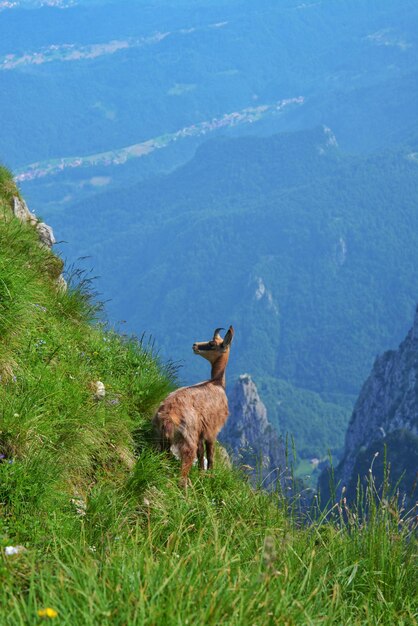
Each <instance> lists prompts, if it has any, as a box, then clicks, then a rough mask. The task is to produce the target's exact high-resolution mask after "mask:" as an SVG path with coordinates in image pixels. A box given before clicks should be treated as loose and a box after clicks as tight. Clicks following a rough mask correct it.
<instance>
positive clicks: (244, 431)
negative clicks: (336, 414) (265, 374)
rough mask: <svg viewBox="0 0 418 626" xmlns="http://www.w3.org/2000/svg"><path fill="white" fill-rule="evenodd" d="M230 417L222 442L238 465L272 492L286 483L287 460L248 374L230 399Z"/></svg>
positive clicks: (241, 379)
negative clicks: (244, 467) (279, 484)
mask: <svg viewBox="0 0 418 626" xmlns="http://www.w3.org/2000/svg"><path fill="white" fill-rule="evenodd" d="M229 411H230V415H229V418H228V421H227V423H226V425H225V427H224V428H223V430H222V431H221V434H220V437H219V439H220V441H221V443H223V444H224V445H225V447H226V448H227V450H228V451H229V452H230V455H231V458H232V460H233V463H234V464H235V465H239V466H249V467H251V468H253V469H250V470H249V472H250V474H251V476H252V477H253V481H254V482H256V483H261V484H262V486H263V487H264V488H270V489H273V488H274V487H275V486H276V484H277V481H280V483H282V484H283V483H284V480H285V478H284V477H285V475H286V458H285V452H284V445H283V442H282V439H281V438H280V437H279V435H278V434H277V432H276V431H275V429H274V428H273V426H272V425H271V424H270V423H269V421H268V419H267V409H266V407H265V406H264V404H263V402H262V401H261V400H260V396H259V395H258V391H257V387H256V385H255V383H254V381H253V380H252V378H251V376H250V375H249V374H243V375H242V376H240V377H239V379H238V380H237V382H236V384H235V386H234V388H233V391H232V394H231V397H230V399H229Z"/></svg>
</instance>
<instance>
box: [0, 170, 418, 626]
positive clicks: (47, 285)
mask: <svg viewBox="0 0 418 626" xmlns="http://www.w3.org/2000/svg"><path fill="white" fill-rule="evenodd" d="M11 184H12V183H11V179H10V176H9V175H8V174H7V172H5V171H4V170H1V169H0V209H1V210H0V216H1V217H0V324H1V330H0V364H1V367H2V379H1V381H0V446H1V450H0V453H1V454H2V455H3V457H2V460H1V461H0V547H1V553H0V623H1V624H5V625H10V626H16V625H27V624H31V625H32V624H38V623H39V624H40V623H41V622H42V620H41V619H40V618H38V616H37V612H38V610H40V609H43V608H46V607H51V608H53V609H55V610H56V611H57V612H58V616H57V617H56V618H55V623H57V624H63V625H64V624H65V625H68V626H70V625H71V626H75V625H77V626H78V625H79V624H80V625H89V626H90V625H92V626H93V625H94V626H102V625H103V624H109V625H110V624H111V625H117V626H119V625H120V626H122V625H128V624H145V625H150V626H151V625H157V624H168V625H169V626H170V625H171V624H173V625H179V626H180V625H183V624H214V625H215V624H220V623H222V624H231V625H236V626H242V625H246V624H257V625H260V626H262V625H263V626H264V625H265V624H283V625H284V624H289V625H296V624H359V625H360V624H361V625H362V624H373V625H374V624H388V625H389V624H390V625H392V624H404V625H405V626H406V625H410V624H415V623H416V615H417V606H416V598H415V595H414V591H415V581H416V579H417V569H416V561H414V558H416V554H415V553H416V543H415V540H414V537H413V535H412V532H411V526H410V524H409V523H406V522H405V521H404V519H403V518H402V516H404V514H403V513H402V514H400V513H399V512H398V511H397V509H396V506H395V505H392V504H389V503H387V502H382V504H381V506H379V507H378V508H377V509H371V511H370V519H369V522H368V523H365V522H364V519H363V520H362V518H360V517H357V518H356V517H354V516H353V515H351V516H349V517H348V523H345V518H344V514H343V508H344V503H339V505H338V506H336V507H334V510H333V511H332V513H331V517H332V516H334V517H332V521H330V522H328V521H327V520H326V519H325V518H319V520H318V521H316V522H315V523H313V524H312V525H311V526H310V527H309V528H303V527H300V526H298V525H297V523H296V522H295V521H294V520H293V519H292V516H291V515H290V514H289V511H288V507H287V504H286V503H285V502H284V500H283V498H282V497H280V496H278V495H267V494H264V493H259V492H255V491H253V490H252V489H251V488H250V487H249V486H248V485H247V484H246V483H245V482H244V481H243V480H242V478H241V476H240V475H239V474H238V473H237V472H236V471H233V470H230V469H228V468H225V467H222V466H221V465H220V464H218V466H217V468H216V470H215V471H213V472H211V473H209V474H207V475H204V476H199V474H198V472H197V470H193V471H192V482H193V485H192V487H191V488H190V489H189V492H188V494H187V496H186V495H185V494H184V493H183V492H182V491H180V490H179V489H178V486H177V479H178V465H177V462H176V461H174V460H172V459H169V458H167V457H164V456H162V455H160V454H157V453H156V452H155V451H153V450H152V449H151V448H150V447H149V446H148V444H147V427H148V425H149V416H150V414H151V412H152V410H153V407H154V406H155V404H156V403H157V402H158V401H159V400H160V399H161V398H162V397H163V396H164V395H165V394H166V393H167V392H168V390H169V389H170V388H171V387H172V385H173V372H172V371H171V370H170V369H169V368H168V370H167V368H164V367H162V366H161V364H159V363H158V361H157V360H156V359H155V358H154V357H153V355H152V353H150V351H149V350H147V349H146V347H144V346H141V345H139V344H138V343H136V342H134V341H132V340H129V339H126V338H122V337H120V336H118V335H117V334H116V333H114V332H112V331H109V330H106V328H105V327H103V326H102V325H97V324H96V325H92V324H91V320H92V318H94V316H95V314H96V309H95V307H94V305H93V304H92V302H91V299H90V297H89V293H88V292H87V291H86V290H85V289H84V288H83V286H82V285H81V286H78V287H74V288H71V285H70V289H69V291H68V292H67V293H62V292H60V291H57V289H56V287H55V286H54V282H53V280H51V276H50V273H49V271H48V267H49V264H50V263H51V259H52V255H51V253H50V252H49V251H47V250H45V249H42V248H40V247H39V245H38V242H37V238H36V235H35V233H34V231H33V230H32V229H31V228H30V227H25V226H22V225H21V224H20V223H18V222H17V221H16V220H15V219H14V218H12V216H11V211H10V193H12V195H13V193H16V190H15V189H14V188H12V187H10V185H11ZM7 190H8V191H7ZM97 380H101V381H103V382H104V384H105V386H106V390H107V393H106V397H105V398H104V399H103V400H102V401H100V402H98V401H95V400H94V398H93V393H92V390H91V389H90V386H89V384H90V383H91V382H94V381H97ZM135 457H137V459H136V463H135V465H134V466H133V462H134V461H135ZM341 507H342V508H341ZM340 511H341V513H340ZM18 544H19V545H23V546H24V547H25V548H26V550H25V551H24V552H22V553H20V554H17V555H15V556H6V555H5V553H4V547H5V546H10V545H14V546H16V545H18Z"/></svg>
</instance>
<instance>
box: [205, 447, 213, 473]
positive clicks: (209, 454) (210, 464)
mask: <svg viewBox="0 0 418 626" xmlns="http://www.w3.org/2000/svg"><path fill="white" fill-rule="evenodd" d="M214 452H215V444H214V442H213V441H207V442H206V458H207V460H208V470H209V469H212V467H213V454H214Z"/></svg>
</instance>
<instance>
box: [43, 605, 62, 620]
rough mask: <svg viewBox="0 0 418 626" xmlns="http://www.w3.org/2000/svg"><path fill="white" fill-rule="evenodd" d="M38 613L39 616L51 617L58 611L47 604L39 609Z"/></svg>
mask: <svg viewBox="0 0 418 626" xmlns="http://www.w3.org/2000/svg"><path fill="white" fill-rule="evenodd" d="M38 615H39V617H49V618H50V619H53V618H54V617H58V611H56V610H55V609H51V607H49V606H48V607H47V608H46V609H39V611H38Z"/></svg>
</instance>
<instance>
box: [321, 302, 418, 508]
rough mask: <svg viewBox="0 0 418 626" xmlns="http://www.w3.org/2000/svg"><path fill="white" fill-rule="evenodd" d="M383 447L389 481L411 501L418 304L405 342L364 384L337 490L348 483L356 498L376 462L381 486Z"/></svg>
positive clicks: (416, 466) (417, 424) (417, 421)
mask: <svg viewBox="0 0 418 626" xmlns="http://www.w3.org/2000/svg"><path fill="white" fill-rule="evenodd" d="M385 446H386V452H387V461H388V463H389V464H390V482H391V484H395V483H396V482H397V481H398V480H400V490H401V491H402V492H403V493H405V494H406V496H407V498H412V499H413V495H412V491H413V487H414V483H415V481H416V477H417V472H418V308H417V311H416V314H415V320H414V324H413V326H412V328H411V330H410V331H409V333H408V335H407V336H406V338H405V340H404V341H403V342H402V343H401V345H400V346H399V348H398V349H397V350H389V351H388V352H385V353H384V354H382V355H381V356H379V357H377V359H376V361H375V363H374V366H373V369H372V372H371V374H370V376H369V378H368V379H367V380H366V382H365V383H364V385H363V388H362V390H361V392H360V395H359V397H358V400H357V402H356V404H355V407H354V411H353V414H352V416H351V420H350V424H349V426H348V430H347V434H346V439H345V449H344V456H343V459H342V461H341V463H340V464H339V466H338V467H337V469H336V471H335V478H336V483H337V482H339V483H340V484H339V489H337V494H338V493H339V494H340V493H341V489H342V487H343V486H345V487H346V489H347V494H348V496H347V497H349V498H351V499H353V498H354V493H355V489H356V484H357V479H358V476H360V479H364V476H365V475H366V474H367V473H368V470H369V468H370V467H371V466H372V463H373V466H372V471H373V475H374V476H376V479H377V483H378V484H379V481H381V479H382V475H383V457H384V449H385ZM376 453H378V454H376ZM326 480H327V477H326V476H325V475H324V474H323V475H322V476H321V479H320V488H321V491H322V490H323V489H325V491H326V486H325V483H326Z"/></svg>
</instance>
